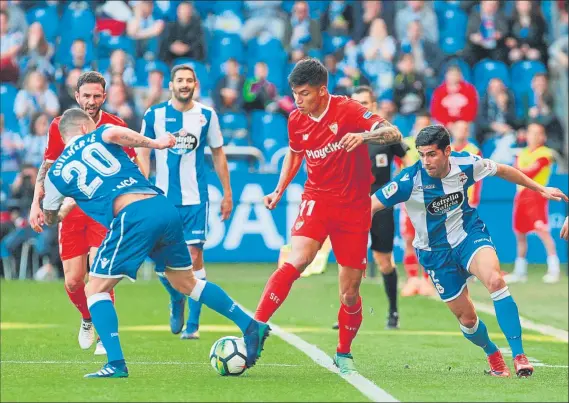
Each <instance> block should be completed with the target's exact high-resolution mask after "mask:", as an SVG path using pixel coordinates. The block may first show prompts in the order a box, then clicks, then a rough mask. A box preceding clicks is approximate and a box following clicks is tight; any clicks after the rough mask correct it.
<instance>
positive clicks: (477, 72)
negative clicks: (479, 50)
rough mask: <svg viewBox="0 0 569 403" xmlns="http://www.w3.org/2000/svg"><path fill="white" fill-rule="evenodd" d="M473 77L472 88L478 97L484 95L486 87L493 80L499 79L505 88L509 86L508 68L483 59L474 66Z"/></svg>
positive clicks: (502, 64)
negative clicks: (476, 91) (475, 90)
mask: <svg viewBox="0 0 569 403" xmlns="http://www.w3.org/2000/svg"><path fill="white" fill-rule="evenodd" d="M473 75H474V86H475V87H476V89H477V90H478V93H479V94H480V95H483V94H485V93H486V87H487V86H488V83H489V82H490V80H491V79H493V78H499V79H500V80H502V81H503V82H504V84H505V85H506V87H508V86H509V85H510V74H509V72H508V66H506V65H505V64H504V63H502V62H499V61H496V60H491V59H484V60H481V61H479V62H478V63H476V65H475V66H474V69H473Z"/></svg>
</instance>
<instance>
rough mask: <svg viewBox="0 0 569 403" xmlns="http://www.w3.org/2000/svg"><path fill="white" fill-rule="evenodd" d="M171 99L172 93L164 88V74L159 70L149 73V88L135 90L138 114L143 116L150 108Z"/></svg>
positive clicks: (143, 87)
mask: <svg viewBox="0 0 569 403" xmlns="http://www.w3.org/2000/svg"><path fill="white" fill-rule="evenodd" d="M169 98H170V91H168V90H167V89H165V88H164V73H163V72H162V71H161V70H159V69H154V70H150V71H149V72H148V87H147V86H140V87H136V88H134V102H135V105H136V112H137V114H138V115H140V116H142V115H144V113H145V112H146V110H147V109H148V108H150V107H151V106H152V105H156V104H158V103H160V102H164V101H167V100H168V99H169Z"/></svg>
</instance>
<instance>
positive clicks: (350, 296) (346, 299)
mask: <svg viewBox="0 0 569 403" xmlns="http://www.w3.org/2000/svg"><path fill="white" fill-rule="evenodd" d="M358 297H359V292H358V290H356V289H354V290H347V291H344V292H342V293H341V294H340V299H341V301H342V304H344V305H346V306H353V305H355V304H356V303H357V302H358Z"/></svg>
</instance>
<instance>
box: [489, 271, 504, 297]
mask: <svg viewBox="0 0 569 403" xmlns="http://www.w3.org/2000/svg"><path fill="white" fill-rule="evenodd" d="M505 286H506V282H505V281H504V278H503V277H502V274H501V273H500V271H495V272H494V273H492V275H491V276H490V278H489V279H488V283H487V284H486V288H488V290H489V291H490V292H494V291H498V290H501V289H502V288H504V287H505Z"/></svg>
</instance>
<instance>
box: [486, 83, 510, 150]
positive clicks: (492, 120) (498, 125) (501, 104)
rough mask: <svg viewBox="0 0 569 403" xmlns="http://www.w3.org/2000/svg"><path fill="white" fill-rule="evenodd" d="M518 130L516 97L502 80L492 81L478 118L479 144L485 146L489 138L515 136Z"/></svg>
mask: <svg viewBox="0 0 569 403" xmlns="http://www.w3.org/2000/svg"><path fill="white" fill-rule="evenodd" d="M517 128H518V122H517V118H516V108H515V104H514V96H513V95H512V94H511V93H510V92H509V91H508V89H507V88H506V86H505V85H504V83H503V82H502V80H500V79H499V78H493V79H491V80H490V82H489V83H488V88H487V90H486V94H484V96H483V97H482V100H481V102H480V107H479V109H478V116H477V117H476V129H477V131H476V140H477V141H478V144H483V143H484V142H485V141H486V140H487V139H489V138H494V137H503V136H506V135H508V136H513V135H514V133H515V131H516V129H517Z"/></svg>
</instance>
